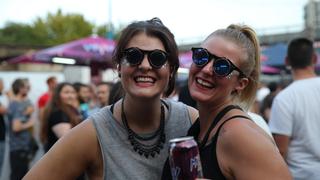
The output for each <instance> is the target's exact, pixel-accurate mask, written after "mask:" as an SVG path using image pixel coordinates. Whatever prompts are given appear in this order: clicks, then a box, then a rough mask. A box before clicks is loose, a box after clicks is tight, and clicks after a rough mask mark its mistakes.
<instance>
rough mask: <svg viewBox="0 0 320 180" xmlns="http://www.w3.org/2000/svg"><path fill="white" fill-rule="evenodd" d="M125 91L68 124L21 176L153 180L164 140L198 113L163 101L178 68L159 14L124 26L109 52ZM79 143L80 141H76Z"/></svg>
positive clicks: (182, 132) (175, 51)
mask: <svg viewBox="0 0 320 180" xmlns="http://www.w3.org/2000/svg"><path fill="white" fill-rule="evenodd" d="M113 61H114V62H115V64H116V65H117V70H118V72H119V76H120V81H121V84H122V88H123V91H124V93H125V95H124V96H123V98H122V99H120V100H119V101H117V102H115V103H114V104H112V105H111V106H106V107H104V108H102V109H101V110H100V111H99V112H98V113H95V114H94V115H93V116H90V118H89V119H88V120H85V121H84V122H82V123H81V124H80V125H78V126H76V127H75V128H73V129H72V130H71V131H70V133H68V134H67V135H66V136H64V138H62V139H60V140H59V141H58V142H57V143H56V144H55V146H53V147H52V149H51V150H50V151H49V152H48V153H47V154H46V155H45V157H43V158H42V159H41V160H40V161H39V162H38V163H37V164H36V165H35V166H33V168H32V169H31V171H29V172H28V174H27V175H26V176H25V179H34V178H36V179H48V180H50V179H74V178H75V177H77V176H78V175H79V174H81V172H83V171H87V174H88V177H89V178H90V179H140V180H144V179H145V180H150V179H159V178H160V176H161V171H162V167H163V164H164V162H165V159H166V158H167V156H168V148H169V140H170V139H172V138H176V137H180V136H183V135H185V134H186V133H187V129H188V128H189V127H190V126H191V124H192V121H193V120H195V119H196V117H197V116H198V114H197V111H196V110H195V109H194V108H191V107H188V106H186V105H184V104H182V103H179V102H175V101H172V100H169V99H161V96H163V95H164V96H165V97H168V96H169V95H170V94H171V92H172V90H173V89H174V85H175V79H176V73H177V69H178V67H179V59H178V47H177V45H176V42H175V40H174V36H173V34H172V33H171V32H170V31H169V29H168V28H167V27H166V26H164V25H163V24H162V22H161V20H160V19H159V18H153V19H151V20H147V21H138V22H133V23H131V24H129V25H128V26H127V27H126V28H125V29H124V30H123V31H122V33H121V36H120V39H119V41H118V43H117V46H116V48H115V51H114V55H113ZM79 142H81V143H79Z"/></svg>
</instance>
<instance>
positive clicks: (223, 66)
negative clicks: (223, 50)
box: [213, 59, 231, 76]
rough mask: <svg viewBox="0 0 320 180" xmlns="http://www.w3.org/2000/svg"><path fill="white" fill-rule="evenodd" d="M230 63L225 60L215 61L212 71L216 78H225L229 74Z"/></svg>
mask: <svg viewBox="0 0 320 180" xmlns="http://www.w3.org/2000/svg"><path fill="white" fill-rule="evenodd" d="M230 68H231V65H230V63H229V62H228V61H227V60H225V59H217V60H215V62H214V64H213V71H214V72H215V73H216V74H217V75H218V76H227V75H228V74H230Z"/></svg>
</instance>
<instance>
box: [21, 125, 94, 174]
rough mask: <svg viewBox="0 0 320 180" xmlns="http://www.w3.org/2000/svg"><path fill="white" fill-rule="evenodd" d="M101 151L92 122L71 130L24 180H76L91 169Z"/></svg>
mask: <svg viewBox="0 0 320 180" xmlns="http://www.w3.org/2000/svg"><path fill="white" fill-rule="evenodd" d="M98 149H99V146H98V140H97V138H96V134H95V130H94V127H93V124H92V121H91V120H86V121H84V122H83V123H81V124H79V125H78V126H76V127H74V128H73V129H71V130H70V131H69V132H68V133H67V134H66V135H64V136H63V137H62V138H60V139H59V140H58V142H57V143H56V144H55V145H54V146H53V147H52V148H51V149H50V150H49V152H48V153H47V154H45V155H44V156H43V157H42V158H41V159H40V160H39V161H38V162H37V163H36V164H35V165H34V166H33V167H32V169H31V170H30V171H29V172H28V173H27V174H26V176H25V177H24V178H23V179H27V180H28V179H45V180H51V179H52V180H55V179H61V180H64V179H66V180H67V179H76V178H77V177H79V176H80V175H81V174H82V173H83V172H84V171H85V170H86V169H88V168H90V167H91V165H92V163H93V161H94V157H97V156H99V155H97V152H99V151H97V150H98Z"/></svg>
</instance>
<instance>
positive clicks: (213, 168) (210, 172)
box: [162, 105, 250, 180]
mask: <svg viewBox="0 0 320 180" xmlns="http://www.w3.org/2000/svg"><path fill="white" fill-rule="evenodd" d="M232 109H240V110H242V109H241V108H240V107H239V106H235V105H229V106H227V107H225V108H224V109H223V110H222V111H220V112H219V113H218V115H217V116H216V117H215V119H214V121H213V122H212V124H211V126H210V127H209V130H208V132H207V134H206V135H205V137H204V139H203V141H202V142H201V143H198V145H199V151H200V159H201V164H202V170H203V178H207V179H214V180H223V179H226V178H225V177H224V176H223V174H222V172H221V169H220V167H219V164H218V159H217V153H216V146H217V140H218V136H219V132H220V130H221V128H222V126H223V125H224V124H225V123H226V122H228V121H229V120H232V119H234V118H245V119H250V118H249V117H247V116H242V115H235V116H232V117H230V118H228V119H227V120H225V121H224V122H223V123H222V124H221V125H220V126H219V127H218V129H217V132H216V133H215V135H214V136H213V137H212V140H211V142H210V143H209V144H207V145H206V142H207V140H208V137H209V134H210V132H211V131H212V129H213V128H214V127H215V126H216V124H217V123H218V122H219V121H220V120H221V118H222V117H223V116H224V115H225V114H226V113H227V112H228V111H230V110H232ZM199 133H200V121H199V119H197V120H196V122H195V123H194V124H193V125H192V126H191V128H190V129H189V131H188V134H187V135H188V136H193V137H194V139H198V136H199ZM162 179H163V180H169V179H172V177H171V171H170V165H169V161H168V160H167V161H166V163H165V165H164V168H163V172H162Z"/></svg>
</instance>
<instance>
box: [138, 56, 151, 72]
mask: <svg viewBox="0 0 320 180" xmlns="http://www.w3.org/2000/svg"><path fill="white" fill-rule="evenodd" d="M139 68H140V69H145V70H148V69H152V67H151V65H150V63H149V60H148V56H147V54H145V55H144V56H143V60H142V62H141V63H140V65H139Z"/></svg>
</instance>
